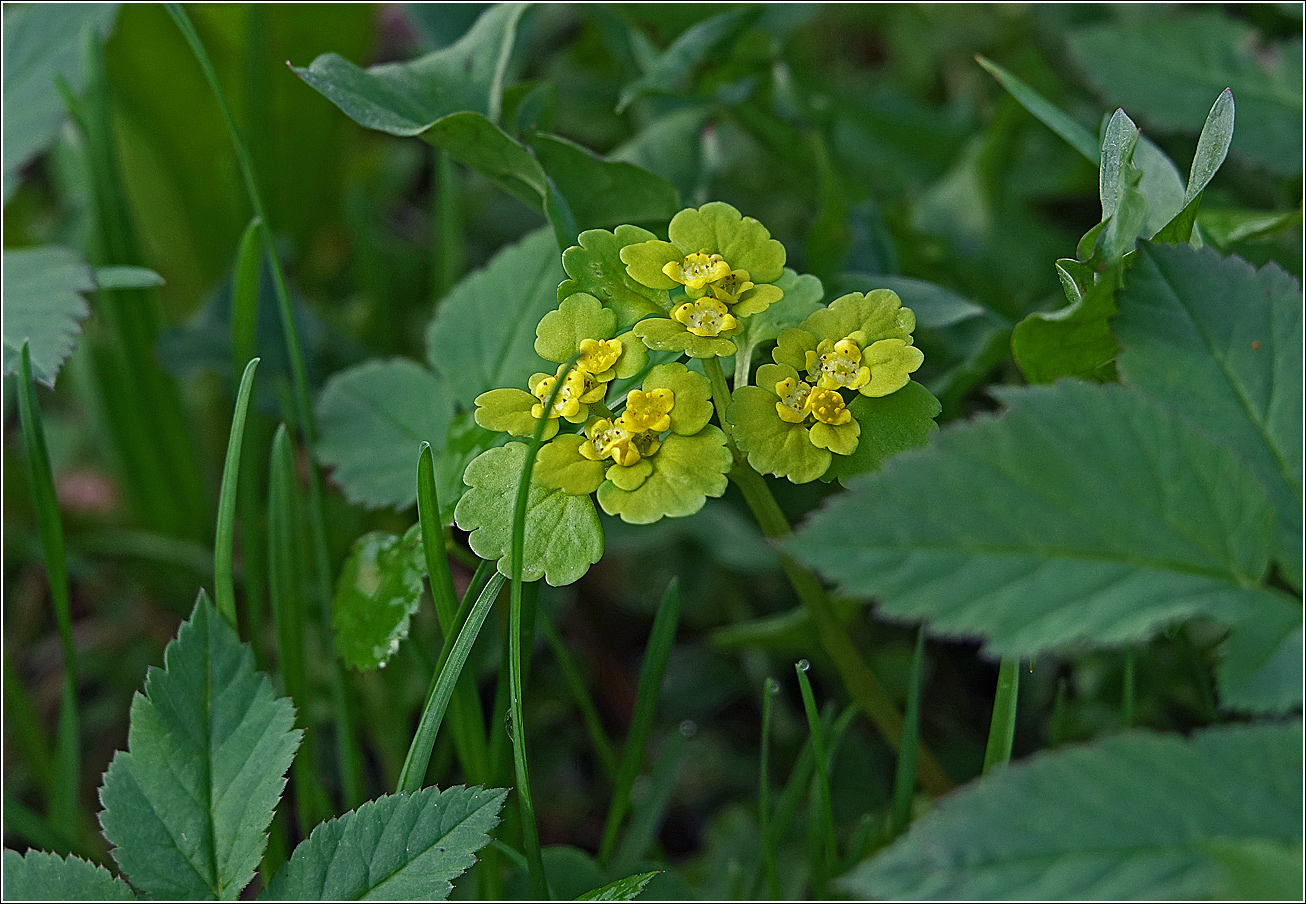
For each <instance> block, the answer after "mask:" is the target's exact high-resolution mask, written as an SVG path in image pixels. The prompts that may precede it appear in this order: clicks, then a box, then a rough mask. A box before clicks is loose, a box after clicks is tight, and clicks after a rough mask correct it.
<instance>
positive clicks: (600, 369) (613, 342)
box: [576, 339, 624, 382]
mask: <svg viewBox="0 0 1306 904" xmlns="http://www.w3.org/2000/svg"><path fill="white" fill-rule="evenodd" d="M623 350H624V349H623V348H622V345H621V340H620V339H582V340H581V341H580V358H578V359H577V360H576V366H577V367H583V368H584V369H585V370H587V371H589V372H590V373H592V374H594V375H595V376H596V377H598V378H599V379H600V380H603V381H605V382H606V381H607V380H611V379H612V377H613V376H614V375H613V374H609V373H608V371H610V370H612V368H614V367H616V366H617V359H618V358H620V357H621V353H622V351H623Z"/></svg>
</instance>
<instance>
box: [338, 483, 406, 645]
mask: <svg viewBox="0 0 1306 904" xmlns="http://www.w3.org/2000/svg"><path fill="white" fill-rule="evenodd" d="M414 470H416V469H415V468H414ZM425 574H426V560H425V559H424V557H423V554H422V535H421V532H420V531H419V529H418V526H417V525H413V527H411V528H410V529H409V530H408V533H406V534H404V536H403V537H397V536H395V535H394V534H391V533H386V532H385V531H372V532H371V533H367V534H364V535H363V536H361V537H359V538H358V539H357V540H355V541H354V548H353V549H352V550H351V551H350V553H349V558H348V559H346V560H345V564H344V567H343V568H341V570H340V579H339V580H338V581H337V582H336V593H335V599H333V600H332V602H331V627H332V629H333V630H334V632H335V638H336V651H337V652H338V653H339V654H340V658H341V659H343V660H344V661H345V664H346V665H348V666H349V667H351V668H355V669H358V670H359V671H367V670H368V669H374V668H377V667H378V666H384V665H385V664H386V663H387V662H389V661H390V658H391V657H392V656H394V654H395V653H397V652H398V651H399V644H400V642H401V641H402V640H403V639H404V638H405V637H407V636H408V622H409V619H410V618H411V617H412V614H413V613H414V612H416V611H417V607H418V605H419V603H420V602H421V599H422V577H423V576H424V575H425Z"/></svg>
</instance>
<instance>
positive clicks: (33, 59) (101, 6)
mask: <svg viewBox="0 0 1306 904" xmlns="http://www.w3.org/2000/svg"><path fill="white" fill-rule="evenodd" d="M117 14H118V4H116V3H49V4H44V3H32V4H28V5H23V6H20V5H17V4H15V5H13V6H6V7H5V12H4V61H5V72H4V104H3V106H4V130H5V142H4V201H5V203H6V204H7V203H8V202H9V196H10V195H11V194H12V193H13V190H14V188H16V187H17V185H18V171H19V170H20V169H22V167H23V166H24V165H25V164H26V163H27V162H28V161H29V160H31V159H32V158H33V157H35V156H36V155H37V154H39V153H40V152H41V151H43V150H45V148H46V147H48V146H49V144H50V142H52V141H53V140H54V137H55V135H57V134H58V133H59V126H60V125H62V124H63V121H64V117H66V116H67V115H68V111H67V109H66V108H65V107H64V103H63V99H62V98H61V97H60V96H59V90H58V88H56V87H55V78H56V77H62V78H63V79H64V80H65V81H66V82H67V83H68V87H69V88H70V89H71V90H72V92H73V94H79V93H81V90H82V80H83V75H82V41H81V37H82V30H83V29H84V28H90V29H93V30H94V31H96V32H97V33H98V34H99V36H100V37H101V38H103V37H106V36H107V35H108V34H109V32H110V31H111V30H112V29H113V21H114V18H115V17H116V16H117ZM5 297H6V299H7V298H8V292H7V291H6V293H5Z"/></svg>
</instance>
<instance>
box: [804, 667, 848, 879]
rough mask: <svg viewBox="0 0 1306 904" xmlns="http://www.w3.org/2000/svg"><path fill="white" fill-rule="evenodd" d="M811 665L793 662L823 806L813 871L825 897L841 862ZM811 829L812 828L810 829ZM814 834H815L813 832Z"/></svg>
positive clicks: (823, 735)
mask: <svg viewBox="0 0 1306 904" xmlns="http://www.w3.org/2000/svg"><path fill="white" fill-rule="evenodd" d="M810 667H811V666H810V664H809V663H808V662H807V660H806V659H803V660H800V661H798V662H797V663H795V664H794V671H795V672H796V673H797V674H798V689H799V691H801V692H802V695H803V711H804V712H805V713H806V714H807V729H808V731H809V732H810V733H811V736H812V755H813V757H814V765H815V771H816V776H815V782H816V791H817V795H818V797H819V800H820V805H821V835H822V836H823V840H824V847H823V850H822V851H821V852H820V855H819V856H817V857H816V858H814V862H813V864H812V866H813V872H812V894H813V896H815V897H816V898H818V899H820V898H824V897H825V896H826V894H825V890H826V882H827V881H828V879H829V876H830V870H831V869H833V868H834V866H835V864H836V863H837V862H838V852H837V851H836V849H835V838H834V808H833V806H832V805H831V803H830V759H829V757H828V756H827V755H826V748H825V732H824V731H823V730H822V729H821V718H820V715H819V714H818V713H817V710H816V698H815V697H813V696H812V685H811V682H810V681H808V680H807V670H808V669H809V668H810ZM809 831H811V830H810V829H809ZM813 834H815V833H814V832H813Z"/></svg>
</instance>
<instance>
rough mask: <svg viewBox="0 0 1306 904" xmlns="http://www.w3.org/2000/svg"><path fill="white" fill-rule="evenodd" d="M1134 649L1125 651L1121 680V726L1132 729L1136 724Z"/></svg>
mask: <svg viewBox="0 0 1306 904" xmlns="http://www.w3.org/2000/svg"><path fill="white" fill-rule="evenodd" d="M1134 658H1135V654H1134V648H1133V647H1130V648H1129V649H1128V650H1125V670H1124V675H1123V676H1122V678H1121V684H1122V687H1121V693H1120V697H1121V700H1120V725H1121V727H1123V728H1130V727H1132V726H1133V724H1134Z"/></svg>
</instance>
